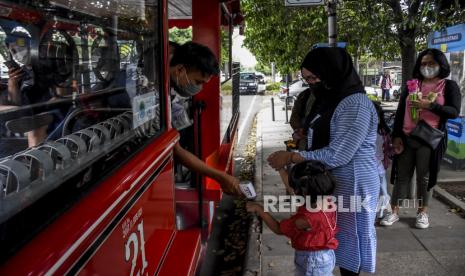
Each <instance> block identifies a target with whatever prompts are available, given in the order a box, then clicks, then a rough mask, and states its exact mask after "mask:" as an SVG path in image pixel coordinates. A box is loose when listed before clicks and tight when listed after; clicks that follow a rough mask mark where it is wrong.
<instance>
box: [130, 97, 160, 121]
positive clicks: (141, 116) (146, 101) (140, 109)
mask: <svg viewBox="0 0 465 276" xmlns="http://www.w3.org/2000/svg"><path fill="white" fill-rule="evenodd" d="M155 108H156V98H155V93H154V92H151V93H146V94H142V95H139V96H136V97H134V99H133V100H132V114H133V127H134V128H137V127H139V126H141V125H143V124H144V123H146V122H148V121H150V120H152V119H153V118H155V112H156V111H155Z"/></svg>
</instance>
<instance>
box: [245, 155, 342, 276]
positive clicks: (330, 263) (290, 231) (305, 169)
mask: <svg viewBox="0 0 465 276" xmlns="http://www.w3.org/2000/svg"><path fill="white" fill-rule="evenodd" d="M281 176H282V177H283V174H281ZM289 184H290V186H291V187H292V188H293V189H294V191H295V194H296V195H297V196H303V197H305V199H306V201H307V200H310V202H306V203H307V204H305V205H304V206H300V207H299V208H298V209H297V213H296V214H295V215H293V216H291V217H290V218H288V219H284V220H282V221H281V222H278V221H277V220H276V219H274V218H273V217H272V216H271V215H270V214H269V213H268V212H265V211H264V209H263V207H262V206H261V205H259V204H258V203H254V202H248V203H247V211H248V212H253V213H256V214H257V215H259V216H260V217H261V218H262V220H263V221H264V222H265V223H266V225H267V226H268V227H269V228H270V229H271V231H273V232H274V233H275V234H278V235H285V236H287V237H289V238H290V239H291V243H292V247H293V248H294V249H295V257H294V258H295V261H294V263H295V265H296V267H295V275H306V276H308V275H332V271H333V269H334V266H335V262H336V257H335V255H334V249H336V248H337V246H338V241H337V240H336V237H335V236H336V231H337V230H336V222H337V217H336V209H335V208H331V209H329V208H327V209H325V208H324V207H325V206H324V204H321V203H322V202H321V201H322V200H327V199H326V198H325V197H324V196H329V195H331V194H332V193H333V190H334V187H335V180H334V178H333V176H332V175H331V174H330V173H329V172H328V171H327V170H326V168H325V167H324V165H323V164H322V163H320V162H318V161H314V160H310V161H305V162H302V163H299V164H297V165H295V166H294V167H293V168H292V169H291V172H290V175H289ZM317 200H320V202H319V203H320V204H319V206H318V204H317ZM322 205H323V206H322ZM307 207H311V208H310V209H308V208H307ZM322 207H323V208H322ZM326 207H327V206H326Z"/></svg>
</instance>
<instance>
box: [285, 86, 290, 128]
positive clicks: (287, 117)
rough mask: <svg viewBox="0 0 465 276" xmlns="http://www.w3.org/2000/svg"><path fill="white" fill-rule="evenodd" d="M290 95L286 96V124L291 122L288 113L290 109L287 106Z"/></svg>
mask: <svg viewBox="0 0 465 276" xmlns="http://www.w3.org/2000/svg"><path fill="white" fill-rule="evenodd" d="M288 95H289V92H288ZM289 98H290V97H289V96H288V97H286V100H285V101H284V104H285V105H286V107H285V109H286V124H288V123H289V116H288V115H287V111H288V108H287V106H288V105H289Z"/></svg>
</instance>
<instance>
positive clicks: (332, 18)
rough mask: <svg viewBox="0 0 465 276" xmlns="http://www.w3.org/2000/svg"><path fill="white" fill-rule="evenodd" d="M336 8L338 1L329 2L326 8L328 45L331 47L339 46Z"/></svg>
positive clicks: (330, 0)
mask: <svg viewBox="0 0 465 276" xmlns="http://www.w3.org/2000/svg"><path fill="white" fill-rule="evenodd" d="M336 7H337V0H328V6H327V7H326V9H327V12H328V39H329V41H328V45H329V47H336V46H337V29H336V26H337V25H336Z"/></svg>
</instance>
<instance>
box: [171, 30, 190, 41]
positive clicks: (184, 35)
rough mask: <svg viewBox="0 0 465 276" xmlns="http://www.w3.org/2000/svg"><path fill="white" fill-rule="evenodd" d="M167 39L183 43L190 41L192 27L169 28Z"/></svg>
mask: <svg viewBox="0 0 465 276" xmlns="http://www.w3.org/2000/svg"><path fill="white" fill-rule="evenodd" d="M169 40H170V41H173V42H176V43H179V44H184V43H186V42H188V41H191V40H192V27H189V28H187V29H178V28H176V27H173V28H171V29H169Z"/></svg>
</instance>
